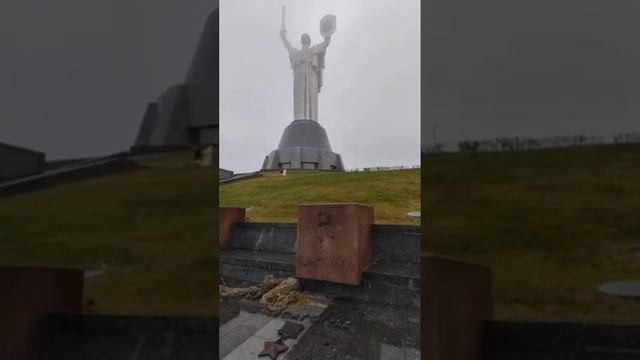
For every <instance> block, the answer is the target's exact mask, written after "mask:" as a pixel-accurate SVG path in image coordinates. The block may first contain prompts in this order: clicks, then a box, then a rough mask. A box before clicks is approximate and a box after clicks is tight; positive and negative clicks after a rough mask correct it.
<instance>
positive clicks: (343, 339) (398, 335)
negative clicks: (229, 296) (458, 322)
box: [220, 300, 420, 360]
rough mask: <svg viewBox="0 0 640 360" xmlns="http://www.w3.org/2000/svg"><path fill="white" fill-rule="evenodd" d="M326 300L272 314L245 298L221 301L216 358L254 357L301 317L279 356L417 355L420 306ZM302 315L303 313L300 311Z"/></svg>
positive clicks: (398, 358)
mask: <svg viewBox="0 0 640 360" xmlns="http://www.w3.org/2000/svg"><path fill="white" fill-rule="evenodd" d="M323 304H324V306H322V305H320V306H316V307H309V306H300V305H294V306H292V307H289V308H287V309H286V310H285V311H283V312H282V314H281V316H278V317H274V316H272V315H270V314H269V313H268V312H266V311H265V310H264V309H263V308H262V307H261V306H260V305H259V304H257V303H255V302H250V301H247V300H232V301H225V302H222V303H221V304H220V321H221V327H220V359H225V360H236V359H243V360H246V359H268V357H260V358H258V354H259V353H260V352H261V351H262V350H263V349H264V343H265V341H275V340H277V339H278V338H279V335H278V333H277V332H278V330H279V329H281V328H282V326H283V325H284V324H285V322H286V321H294V322H297V323H302V324H303V325H304V326H305V329H304V331H303V332H302V333H301V334H300V335H299V336H298V338H297V339H295V340H293V339H287V340H284V344H285V345H287V346H288V347H289V348H290V349H289V350H288V351H287V352H286V353H283V354H281V355H280V356H278V358H277V360H285V359H286V360H303V359H304V360H308V359H345V360H349V359H351V360H374V359H380V360H405V359H406V360H418V359H420V352H419V350H418V349H419V348H420V322H419V321H420V320H419V319H420V311H419V309H417V308H415V307H409V306H391V305H380V304H369V303H364V302H360V301H351V300H334V301H333V302H331V303H329V302H324V303H323ZM304 315H306V316H304Z"/></svg>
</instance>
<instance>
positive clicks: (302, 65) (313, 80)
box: [280, 6, 336, 121]
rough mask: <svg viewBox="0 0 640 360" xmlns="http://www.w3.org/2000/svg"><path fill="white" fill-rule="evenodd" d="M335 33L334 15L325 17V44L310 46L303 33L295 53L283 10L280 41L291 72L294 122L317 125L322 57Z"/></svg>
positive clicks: (322, 31) (323, 19)
mask: <svg viewBox="0 0 640 360" xmlns="http://www.w3.org/2000/svg"><path fill="white" fill-rule="evenodd" d="M335 29H336V17H335V15H326V16H325V17H323V18H322V20H320V34H321V35H322V36H323V37H324V41H323V42H321V43H319V44H316V45H313V46H311V37H310V36H309V34H306V33H305V34H302V36H301V39H300V41H301V44H302V47H301V48H299V49H298V48H296V47H294V46H293V45H291V43H290V42H289V41H288V40H287V30H286V29H285V7H284V6H283V7H282V27H281V29H280V38H281V39H282V41H283V42H284V46H285V48H286V49H287V51H288V52H289V61H290V62H291V68H292V69H293V116H294V120H313V121H318V94H319V93H320V88H321V87H322V70H323V69H324V56H325V53H326V51H327V47H328V46H329V43H330V42H331V35H332V34H333V32H334V31H335Z"/></svg>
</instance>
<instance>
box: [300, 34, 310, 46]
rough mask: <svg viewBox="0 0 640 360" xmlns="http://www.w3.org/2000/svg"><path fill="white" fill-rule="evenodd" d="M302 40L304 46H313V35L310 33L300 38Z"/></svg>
mask: <svg viewBox="0 0 640 360" xmlns="http://www.w3.org/2000/svg"><path fill="white" fill-rule="evenodd" d="M300 42H301V43H302V46H303V47H309V46H311V37H310V36H309V34H307V33H304V34H302V37H301V38H300Z"/></svg>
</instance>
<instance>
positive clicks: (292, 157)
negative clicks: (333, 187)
mask: <svg viewBox="0 0 640 360" xmlns="http://www.w3.org/2000/svg"><path fill="white" fill-rule="evenodd" d="M279 169H308V170H335V171H344V165H343V164H342V158H341V157H340V155H339V154H336V153H334V152H333V151H332V150H331V145H330V144H329V137H327V132H326V131H325V130H324V128H323V127H322V126H320V124H318V122H317V121H313V120H295V121H294V122H292V123H291V124H290V125H289V126H287V127H286V128H285V129H284V133H283V134H282V138H281V139H280V144H279V145H278V149H277V150H274V151H272V152H271V153H270V154H269V155H267V157H266V158H265V159H264V163H263V164H262V170H279Z"/></svg>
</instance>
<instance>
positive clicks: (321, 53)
mask: <svg viewBox="0 0 640 360" xmlns="http://www.w3.org/2000/svg"><path fill="white" fill-rule="evenodd" d="M285 13H286V8H285V7H284V6H283V7H282V24H281V28H280V39H281V40H282V42H283V43H284V46H285V48H286V50H287V52H288V54H289V62H290V66H291V69H292V70H293V116H294V118H293V122H292V123H291V124H290V125H289V126H287V128H285V130H284V133H283V135H282V138H281V139H280V144H279V146H278V149H277V150H274V151H272V152H271V153H270V154H269V155H268V156H267V157H266V158H265V160H264V163H263V166H262V170H278V169H315V170H336V171H343V170H344V166H343V165H342V159H341V157H340V155H338V154H336V153H334V152H333V151H332V150H331V145H330V144H329V138H328V137H327V133H326V131H325V130H324V128H322V126H320V124H319V123H318V94H319V93H320V89H321V88H322V85H323V77H322V75H323V70H324V67H325V66H324V65H325V54H326V51H327V47H328V46H329V43H330V42H331V35H333V33H334V32H335V30H336V23H337V22H336V16H335V15H326V16H324V17H323V18H322V19H321V20H320V34H321V35H322V37H323V38H324V41H322V42H320V43H318V44H316V45H313V46H312V45H311V37H310V36H309V34H306V33H305V34H302V36H301V37H300V43H301V46H300V48H297V47H295V46H293V45H292V44H291V43H290V42H289V40H287V30H286V27H285Z"/></svg>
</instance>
